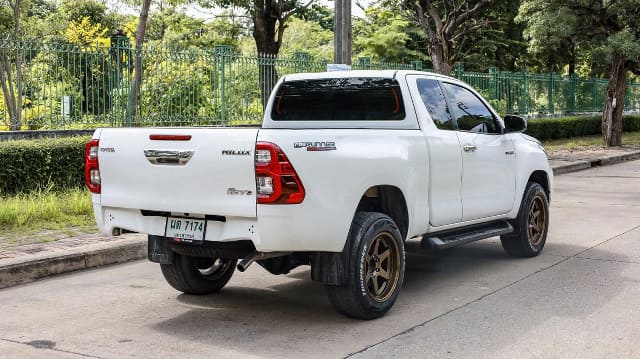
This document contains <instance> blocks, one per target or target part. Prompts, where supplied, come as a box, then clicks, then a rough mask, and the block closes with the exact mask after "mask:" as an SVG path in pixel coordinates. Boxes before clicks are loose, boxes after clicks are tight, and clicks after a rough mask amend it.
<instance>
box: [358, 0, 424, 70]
mask: <svg viewBox="0 0 640 359" xmlns="http://www.w3.org/2000/svg"><path fill="white" fill-rule="evenodd" d="M412 35H413V37H412ZM420 36H421V35H420V32H419V29H418V28H417V27H415V26H414V25H412V24H411V23H410V22H409V21H407V20H406V19H405V18H402V17H401V16H399V15H397V13H396V12H394V11H393V10H392V9H390V8H385V7H382V6H378V7H375V6H374V7H370V8H368V9H366V10H365V17H364V18H362V19H357V20H355V22H354V26H353V38H354V44H353V45H354V52H355V53H356V54H357V56H366V57H370V58H372V59H373V60H374V61H379V62H395V63H401V62H410V61H411V60H416V59H421V58H424V57H423V56H421V53H420V52H419V51H416V50H415V48H412V47H411V45H412V44H414V41H412V40H414V39H415V38H416V37H420ZM420 40H422V41H424V36H422V39H420Z"/></svg>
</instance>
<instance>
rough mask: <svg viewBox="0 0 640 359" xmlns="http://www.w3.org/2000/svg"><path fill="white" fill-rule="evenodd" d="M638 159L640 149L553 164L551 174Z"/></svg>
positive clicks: (639, 157)
mask: <svg viewBox="0 0 640 359" xmlns="http://www.w3.org/2000/svg"><path fill="white" fill-rule="evenodd" d="M637 159H640V151H633V152H629V153H624V154H620V155H614V156H607V157H601V158H597V159H593V160H591V161H573V162H569V163H566V164H561V165H557V166H553V174H554V176H557V175H561V174H565V173H570V172H576V171H582V170H586V169H589V168H592V167H600V166H609V165H614V164H616V163H621V162H626V161H633V160H637Z"/></svg>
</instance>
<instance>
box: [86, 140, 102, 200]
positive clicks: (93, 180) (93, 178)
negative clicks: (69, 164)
mask: <svg viewBox="0 0 640 359" xmlns="http://www.w3.org/2000/svg"><path fill="white" fill-rule="evenodd" d="M98 148H99V141H98V140H91V141H89V143H87V145H86V146H85V148H84V182H85V183H86V184H87V187H89V191H91V192H92V193H100V166H99V165H98Z"/></svg>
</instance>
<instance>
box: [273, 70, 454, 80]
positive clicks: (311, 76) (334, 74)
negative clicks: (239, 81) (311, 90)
mask: <svg viewBox="0 0 640 359" xmlns="http://www.w3.org/2000/svg"><path fill="white" fill-rule="evenodd" d="M409 74H416V75H418V74H421V75H430V76H436V77H442V78H446V79H450V80H456V79H454V78H452V77H449V76H444V75H440V74H436V73H432V72H425V71H416V70H350V71H331V72H306V73H297V74H291V75H286V76H284V79H283V81H285V82H286V81H302V80H317V79H334V78H348V77H383V78H394V77H397V76H404V75H409Z"/></svg>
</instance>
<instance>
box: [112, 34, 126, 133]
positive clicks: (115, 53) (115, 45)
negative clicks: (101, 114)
mask: <svg viewBox="0 0 640 359" xmlns="http://www.w3.org/2000/svg"><path fill="white" fill-rule="evenodd" d="M110 40H111V47H110V48H109V54H110V55H111V61H108V66H109V102H110V103H109V108H110V109H111V111H110V112H111V114H110V116H109V117H110V118H111V126H114V125H115V124H116V122H117V120H118V119H117V118H116V114H119V109H118V107H119V106H120V105H121V103H120V102H122V94H118V93H117V92H119V90H120V87H121V86H122V71H123V70H124V69H126V70H127V76H128V75H129V74H130V72H131V71H130V70H131V66H130V65H131V49H130V48H129V38H128V37H127V35H125V34H124V32H123V31H121V30H118V31H116V32H114V33H113V34H112V35H111V39H110ZM127 88H128V89H129V91H131V88H130V87H129V86H127ZM127 97H128V96H127ZM114 98H115V99H117V100H118V101H115V99H114Z"/></svg>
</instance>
